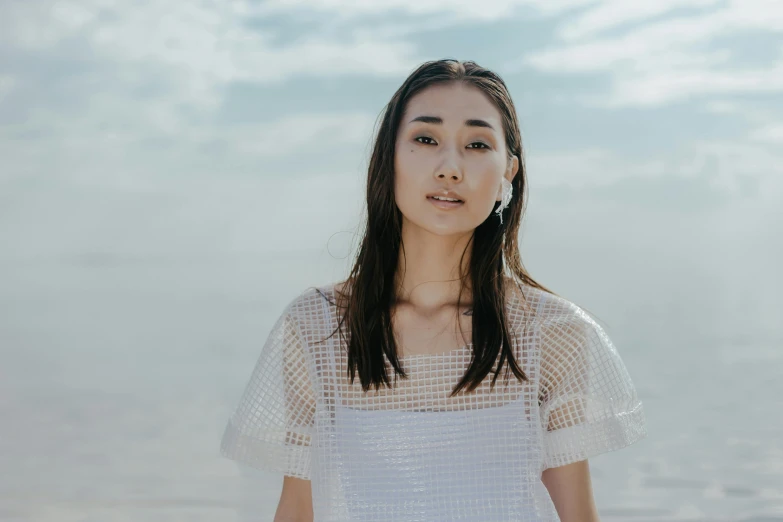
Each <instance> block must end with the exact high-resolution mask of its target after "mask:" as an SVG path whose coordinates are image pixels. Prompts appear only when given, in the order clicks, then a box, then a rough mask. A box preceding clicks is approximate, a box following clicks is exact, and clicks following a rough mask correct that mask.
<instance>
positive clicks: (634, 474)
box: [0, 253, 783, 522]
mask: <svg viewBox="0 0 783 522" xmlns="http://www.w3.org/2000/svg"><path fill="white" fill-rule="evenodd" d="M321 255H322V254H321ZM317 257H318V256H316V258H317ZM641 257H644V256H640V258H641ZM322 258H324V259H325V258H326V257H325V256H323V255H322ZM3 263H4V265H3V274H5V275H4V276H3V278H2V279H0V281H2V286H3V291H2V293H1V294H0V358H1V359H2V364H1V365H0V416H1V417H2V422H3V427H2V431H1V432H0V468H1V469H2V470H3V473H2V475H0V520H2V521H3V522H21V521H25V522H28V521H36V522H50V521H51V522H55V521H56V522H70V521H80V522H81V521H90V522H92V521H94V522H120V521H142V520H143V521H145V522H158V521H161V522H162V521H188V522H198V521H209V522H214V521H216V520H220V521H240V520H241V521H247V520H271V519H272V513H273V510H274V508H275V502H276V500H277V498H278V495H279V490H280V482H281V478H280V477H279V476H274V475H267V474H264V473H260V472H256V471H253V470H248V469H240V468H239V467H238V466H237V465H235V464H234V463H233V462H231V461H228V460H225V459H221V458H220V457H219V456H218V446H219V439H220V436H221V434H222V430H223V426H224V424H225V421H226V418H227V416H228V415H229V413H230V410H231V409H232V408H233V406H234V404H235V403H236V401H237V400H238V398H239V394H240V393H241V391H242V388H243V386H244V384H245V380H246V379H247V377H248V376H249V372H250V370H251V365H252V364H253V363H254V362H255V357H256V355H257V353H258V350H259V349H260V346H261V344H262V342H263V338H264V335H265V334H266V333H267V332H268V330H269V328H270V327H271V322H272V321H273V320H274V318H275V317H276V315H277V314H278V313H279V311H280V310H281V309H282V306H283V305H284V303H285V302H287V301H288V300H289V299H290V298H292V297H293V296H294V295H296V293H298V291H300V290H301V289H304V288H305V287H306V286H309V285H310V284H321V283H326V282H329V281H331V280H336V279H337V278H338V277H339V275H340V274H339V269H338V268H339V267H338V266H337V265H331V266H326V267H324V264H323V262H322V259H320V260H319V259H315V260H314V257H313V255H312V254H307V253H302V254H299V255H292V256H291V257H289V258H278V259H273V260H266V261H264V260H257V259H253V260H248V259H246V258H244V260H243V261H242V262H241V263H240V262H233V263H232V262H227V261H221V260H213V261H210V260H206V259H199V258H191V259H175V258H171V259H163V258H157V259H156V258H148V259H143V258H139V259H132V258H111V257H100V256H92V257H79V258H62V259H48V260H46V259H45V260H29V259H28V260H25V261H24V262H22V261H20V260H6V261H4V262H3ZM315 263H317V264H318V266H320V267H321V268H319V269H315V270H314V269H313V268H312V267H313V266H314V264H315ZM618 263H623V264H625V266H631V267H632V270H631V271H630V272H628V273H626V274H624V275H623V276H618V275H617V273H612V267H606V268H605V272H603V273H598V274H597V276H596V277H599V278H600V279H599V280H603V281H611V282H612V285H609V286H607V287H605V288H602V289H601V291H600V292H596V288H598V285H596V286H593V284H592V283H590V282H583V283H580V281H586V280H585V278H584V277H582V276H580V275H579V274H574V275H573V280H566V279H559V280H553V277H549V278H548V277H546V276H545V275H541V272H546V268H544V267H543V263H542V268H541V269H539V270H538V271H537V270H536V268H535V266H531V264H528V268H530V269H531V271H532V272H533V273H534V274H536V275H538V276H539V278H540V279H541V280H542V282H544V283H545V284H551V285H552V286H553V287H554V288H555V289H556V291H558V292H559V293H561V294H563V295H564V296H566V297H568V298H570V299H573V300H575V301H576V302H578V303H580V304H583V305H584V306H586V307H587V308H589V309H590V310H591V311H592V312H594V313H596V314H597V315H598V316H599V318H600V319H602V320H603V322H604V324H605V326H606V328H607V331H608V332H609V334H610V336H611V337H612V339H613V340H614V341H615V344H616V345H617V346H618V349H619V350H620V352H621V354H622V356H623V358H624V360H625V362H626V365H627V366H628V368H629V370H630V372H631V375H632V377H633V378H634V381H635V383H636V385H637V387H638V390H639V393H640V396H641V397H642V399H643V401H644V403H645V407H646V410H647V416H648V422H649V431H650V435H649V437H648V438H647V439H646V440H644V441H642V442H640V443H638V444H636V445H635V446H632V447H630V448H627V449H624V450H622V451H619V452H616V453H612V454H607V455H603V456H600V457H597V458H595V459H594V460H592V461H591V467H592V470H593V476H594V483H595V494H596V497H597V500H598V504H599V508H600V511H601V513H602V517H603V520H607V521H611V520H617V521H620V520H633V521H661V520H672V521H674V520H698V521H708V520H709V521H719V520H720V521H739V520H744V521H747V522H750V521H756V522H761V521H773V520H780V521H783V420H781V419H782V418H783V415H781V413H783V402H782V401H781V397H783V380H781V379H780V377H781V375H783V351H782V350H781V345H782V344H783V343H781V340H782V339H783V330H782V329H781V327H780V324H781V323H780V320H779V317H780V316H779V314H780V312H781V306H780V304H779V301H778V299H779V298H778V296H779V290H780V287H779V286H777V282H774V284H772V283H770V281H768V280H767V281H766V284H751V283H752V281H751V280H750V279H747V280H743V279H741V278H740V279H735V280H732V278H729V277H723V276H721V274H722V273H723V272H722V271H721V270H718V269H716V270H714V271H713V272H709V271H704V270H702V269H701V268H700V267H698V266H696V265H687V264H685V265H684V264H683V263H681V259H678V258H677V257H676V256H672V257H670V258H667V259H658V260H657V261H656V267H657V270H658V272H652V271H650V270H648V269H647V268H646V267H642V266H638V265H630V264H629V260H626V259H618ZM547 266H550V267H551V266H552V265H547ZM689 266H690V268H689ZM633 267H638V271H637V272H634V269H633ZM551 269H552V270H554V268H551ZM319 270H320V272H319ZM303 274H304V275H303ZM640 274H644V275H645V277H638V276H639V275H640ZM663 274H666V277H664V275H663ZM735 276H736V275H735ZM744 277H746V278H751V277H753V274H746V275H745V276H744ZM270 281H273V282H272V283H270ZM729 281H732V282H731V283H729ZM270 284H271V285H273V286H270Z"/></svg>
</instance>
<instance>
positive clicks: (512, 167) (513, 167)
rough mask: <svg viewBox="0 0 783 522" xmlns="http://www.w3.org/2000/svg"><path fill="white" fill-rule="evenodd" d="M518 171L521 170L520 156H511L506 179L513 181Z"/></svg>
mask: <svg viewBox="0 0 783 522" xmlns="http://www.w3.org/2000/svg"><path fill="white" fill-rule="evenodd" d="M517 172H519V158H517V157H516V156H511V159H510V160H509V162H508V168H507V169H506V174H505V176H506V179H507V180H509V181H512V180H513V179H514V176H516V175H517Z"/></svg>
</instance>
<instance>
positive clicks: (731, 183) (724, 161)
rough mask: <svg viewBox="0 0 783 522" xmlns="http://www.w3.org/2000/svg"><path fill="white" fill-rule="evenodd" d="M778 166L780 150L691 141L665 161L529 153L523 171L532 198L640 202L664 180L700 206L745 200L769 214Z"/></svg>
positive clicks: (778, 184)
mask: <svg viewBox="0 0 783 522" xmlns="http://www.w3.org/2000/svg"><path fill="white" fill-rule="evenodd" d="M765 130H766V129H765ZM779 131H780V129H779V127H776V128H774V129H768V132H770V133H772V134H773V135H775V136H777V135H776V134H774V132H779ZM762 132H763V130H762ZM762 135H763V134H762ZM781 164H783V149H781V148H780V147H774V148H771V147H768V146H766V145H765V144H764V143H750V142H748V143H743V142H737V141H728V140H704V141H701V140H694V141H693V142H690V143H687V144H684V145H683V146H681V147H680V148H678V149H677V150H676V151H672V152H670V153H669V154H667V155H666V156H665V157H661V156H656V157H651V158H645V157H640V156H638V155H636V156H634V157H630V156H624V155H623V154H622V153H621V152H619V151H616V150H612V149H601V148H593V149H582V150H576V151H569V150H560V151H556V152H549V153H531V154H530V156H529V159H528V161H527V168H528V177H529V182H530V186H531V191H532V192H535V191H536V190H537V189H538V188H540V189H542V190H544V191H548V190H553V189H554V190H567V191H569V193H570V192H573V193H581V191H584V190H588V189H589V190H593V191H597V192H592V193H591V194H593V195H591V196H590V198H592V197H594V196H595V195H599V194H600V193H601V191H602V190H616V189H617V188H618V187H619V188H621V189H622V191H626V190H631V192H633V190H634V189H633V187H635V190H636V196H637V197H638V198H639V200H640V201H641V200H644V198H645V197H648V196H649V195H648V194H645V191H647V190H649V187H655V190H659V189H662V185H661V181H660V180H669V182H670V183H671V184H672V185H671V186H672V187H675V186H682V187H684V188H687V190H688V191H690V193H691V195H693V194H695V193H696V192H698V191H702V194H701V195H700V196H699V197H694V198H692V199H693V200H694V201H696V200H703V202H704V204H705V205H708V206H716V205H717V206H720V205H722V204H723V203H724V202H726V201H729V200H731V199H733V198H751V199H752V200H753V201H754V202H755V204H757V205H758V206H759V207H764V208H768V209H774V208H777V207H778V206H779V204H780V201H781V198H783V180H781V179H780V176H779V171H780V167H779V166H780V165H781ZM677 180H681V181H677ZM645 187H648V188H645ZM674 196H675V195H674V194H672V197H674ZM687 199H688V198H685V199H683V198H679V199H678V200H679V201H687Z"/></svg>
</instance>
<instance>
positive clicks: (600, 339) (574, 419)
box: [539, 304, 647, 469]
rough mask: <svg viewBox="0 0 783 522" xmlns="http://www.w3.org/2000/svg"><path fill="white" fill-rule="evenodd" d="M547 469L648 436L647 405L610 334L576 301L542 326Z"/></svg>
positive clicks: (543, 399)
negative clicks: (645, 407)
mask: <svg viewBox="0 0 783 522" xmlns="http://www.w3.org/2000/svg"><path fill="white" fill-rule="evenodd" d="M540 343H541V344H540V346H541V383H540V386H541V388H540V390H541V392H540V394H539V400H540V402H541V408H540V413H541V421H542V427H543V428H544V431H543V433H544V462H543V469H547V468H554V467H558V466H564V465H566V464H571V463H573V462H578V461H580V460H585V459H587V458H590V457H592V456H595V455H598V454H601V453H605V452H609V451H614V450H618V449H621V448H624V447H626V446H629V445H630V444H633V443H634V442H636V441H638V440H640V439H642V438H644V437H645V436H646V435H647V432H646V421H645V415H644V410H643V407H642V403H641V401H640V400H639V398H638V397H637V393H636V389H635V388H634V385H633V382H632V381H631V377H630V375H629V374H628V371H627V369H626V367H625V365H624V363H623V361H622V359H621V358H620V355H619V354H618V352H617V349H616V348H615V346H614V344H613V343H612V341H611V340H610V339H609V337H608V336H607V335H606V332H605V331H604V330H603V329H602V328H601V326H600V325H598V324H597V323H596V322H595V321H594V320H593V319H592V318H591V317H590V316H588V315H587V314H586V313H585V312H584V311H583V310H582V309H580V308H578V307H577V306H576V305H573V304H571V305H570V306H567V307H565V308H564V309H562V310H560V311H557V312H556V313H553V314H551V317H549V318H547V319H545V320H543V321H542V324H541V330H540Z"/></svg>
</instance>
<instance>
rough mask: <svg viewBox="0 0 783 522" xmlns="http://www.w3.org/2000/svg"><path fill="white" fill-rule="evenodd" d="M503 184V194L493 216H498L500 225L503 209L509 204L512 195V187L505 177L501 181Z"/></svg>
mask: <svg viewBox="0 0 783 522" xmlns="http://www.w3.org/2000/svg"><path fill="white" fill-rule="evenodd" d="M501 182H502V184H503V194H502V196H501V198H500V205H499V206H498V208H497V210H495V214H497V215H498V217H499V218H500V224H501V225H502V224H503V209H505V208H506V207H507V206H508V204H509V203H511V196H512V195H513V194H514V187H513V186H512V185H511V182H510V181H509V180H507V179H506V178H505V177H504V178H503V179H502V180H501Z"/></svg>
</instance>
